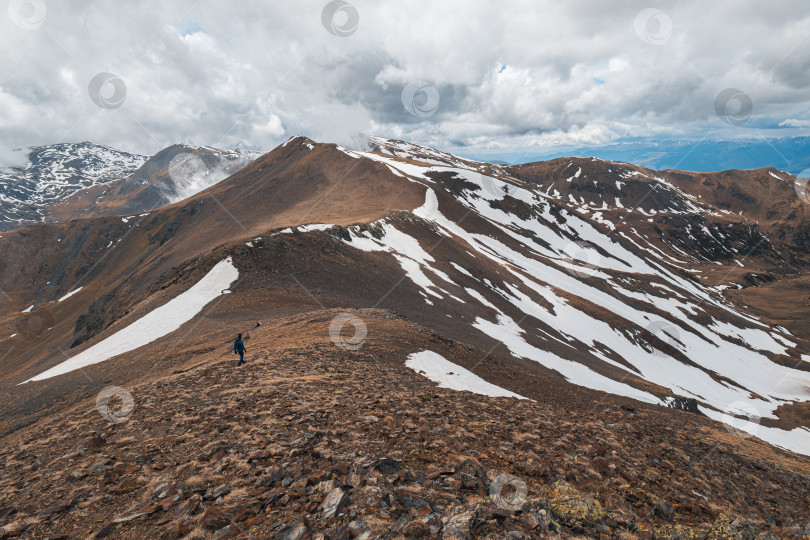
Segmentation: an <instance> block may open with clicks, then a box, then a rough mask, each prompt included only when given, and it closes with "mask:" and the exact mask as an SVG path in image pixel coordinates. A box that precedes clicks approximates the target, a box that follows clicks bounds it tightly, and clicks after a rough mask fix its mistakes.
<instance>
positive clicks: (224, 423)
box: [0, 137, 810, 539]
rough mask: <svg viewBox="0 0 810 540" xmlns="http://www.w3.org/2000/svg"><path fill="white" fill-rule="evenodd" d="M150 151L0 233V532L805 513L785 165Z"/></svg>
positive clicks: (804, 378)
mask: <svg viewBox="0 0 810 540" xmlns="http://www.w3.org/2000/svg"><path fill="white" fill-rule="evenodd" d="M172 149H173V150H172V151H171V152H169V151H168V150H167V153H166V154H164V155H163V156H162V157H161V158H160V159H159V160H156V161H155V160H152V161H153V162H152V165H154V166H155V168H154V169H148V167H150V166H152V165H150V164H149V162H147V164H145V165H144V166H143V168H142V169H141V171H140V173H137V174H136V175H133V176H132V177H130V178H140V179H141V180H140V181H142V184H140V185H141V187H140V188H138V187H137V186H136V187H133V186H132V185H128V184H126V183H121V182H114V183H112V184H111V185H109V186H108V188H109V191H106V193H107V195H104V194H103V193H97V192H92V193H91V190H92V189H94V188H90V190H85V192H84V196H90V197H100V198H99V199H98V200H99V203H98V208H99V209H100V210H98V211H99V213H100V215H96V216H94V217H91V216H88V217H85V218H81V219H70V220H68V221H60V220H57V221H58V222H55V223H46V224H34V225H29V226H26V227H22V228H18V229H15V230H11V231H7V232H4V233H3V234H2V235H0V254H2V259H0V260H2V264H0V403H2V408H0V437H2V442H3V444H2V447H0V448H1V449H0V465H1V466H2V471H0V485H2V487H3V489H2V494H1V495H0V538H3V537H9V538H15V537H20V538H74V537H92V536H97V537H110V538H134V537H146V538H153V537H155V538H219V539H222V538H266V537H271V538H273V537H275V538H282V539H283V538H373V537H386V538H420V537H446V538H503V537H509V538H525V537H529V538H532V537H537V538H542V537H565V538H567V537H595V538H600V537H601V538H611V537H617V538H772V537H776V538H783V537H801V536H802V535H807V534H810V529H807V527H808V526H810V523H808V521H810V520H809V519H808V517H807V516H808V513H809V510H810V509H809V508H808V505H810V502H809V501H810V483H809V480H810V462H809V461H808V459H810V458H808V457H807V455H810V429H809V428H810V408H808V403H810V390H808V389H809V388H810V341H808V339H809V338H810V334H808V333H807V326H806V323H803V322H802V321H803V320H806V319H807V317H806V315H807V310H808V308H807V303H806V302H804V301H803V300H802V298H803V296H801V295H802V294H804V293H802V292H801V291H803V288H802V287H803V284H804V282H805V281H806V273H805V265H806V257H807V252H806V250H804V248H803V244H802V238H804V236H803V235H804V231H805V230H806V227H807V223H806V220H805V217H804V216H805V214H804V212H805V208H804V205H805V203H804V202H803V201H802V200H801V198H800V197H797V196H796V192H795V190H794V189H793V185H792V184H791V183H790V182H791V181H792V177H790V176H789V175H786V174H785V173H780V172H779V171H775V170H760V171H748V172H739V171H730V172H728V173H717V174H714V175H697V174H696V173H688V172H683V171H650V170H647V169H644V168H640V167H636V166H633V165H629V164H620V163H613V162H602V161H598V160H590V159H588V160H585V159H575V158H571V159H566V160H555V161H552V162H543V163H534V164H527V165H525V166H510V167H507V166H499V165H491V164H485V163H479V162H475V161H470V160H465V159H461V158H457V157H455V156H452V155H450V154H446V153H443V152H440V151H437V150H434V149H429V148H425V147H420V146H418V145H413V144H409V143H404V142H402V141H392V140H387V139H380V138H372V139H371V140H370V141H369V145H368V148H367V149H366V151H357V150H350V149H346V148H342V147H340V146H337V145H333V144H322V143H315V142H314V141H311V140H309V139H306V138H304V137H294V138H292V139H290V140H289V141H287V142H286V143H285V144H283V145H281V146H279V147H278V148H276V149H275V150H273V151H272V152H270V153H268V154H266V155H264V156H262V157H261V158H259V159H257V160H255V161H253V162H252V163H250V164H249V165H246V166H244V168H241V169H240V170H239V171H238V172H237V173H236V174H234V175H232V176H229V177H228V178H225V179H224V180H222V181H218V182H215V183H213V185H211V186H210V187H207V188H206V189H203V190H202V191H200V192H199V193H195V194H193V195H191V196H189V197H187V198H182V193H183V192H182V190H180V191H177V190H175V191H173V192H172V193H173V194H172V195H166V194H167V193H168V192H167V191H166V190H165V189H163V188H165V187H166V185H167V184H166V183H165V182H167V180H166V179H167V178H168V179H169V180H172V181H174V178H173V177H172V174H171V172H170V171H171V169H172V167H173V165H172V162H174V166H179V167H180V170H181V171H182V170H186V169H184V168H183V167H184V166H185V165H184V164H188V163H189V161H188V159H191V162H190V163H191V164H192V165H193V164H194V163H197V162H196V161H195V160H194V159H192V158H188V156H185V157H181V158H180V159H179V160H177V159H175V158H177V156H183V154H184V152H183V151H182V148H175V147H172ZM197 158H199V159H200V160H201V161H203V162H204V159H203V157H200V156H197ZM217 159H219V158H217ZM158 162H159V163H158ZM161 164H163V165H166V164H168V165H169V169H170V171H169V172H168V173H166V172H165V169H164V167H163V165H161ZM207 168H208V167H204V168H203V169H197V168H195V167H194V166H192V167H191V169H190V170H191V171H192V173H193V171H198V170H207ZM150 171H152V172H150ZM161 171H163V172H161ZM152 173H155V174H152ZM138 174H141V176H140V177H139V176H137V175H138ZM166 174H168V176H166ZM161 175H162V176H161ZM190 177H191V178H197V177H196V176H194V174H192V175H191V176H190ZM200 178H201V179H202V183H201V184H200V183H198V184H194V182H191V183H190V184H188V185H191V184H194V185H195V186H198V187H199V186H202V185H204V184H205V182H206V181H207V180H205V176H203V177H200ZM200 178H198V179H200ZM209 179H210V178H209ZM754 181H756V182H759V188H757V189H758V190H759V192H761V193H764V194H767V198H768V201H767V202H765V201H760V200H756V199H755V200H749V199H752V198H754V197H753V195H752V194H751V193H752V192H751V191H750V188H749V186H750V182H754ZM172 185H174V186H177V185H178V184H172ZM184 185H186V184H184ZM712 185H713V186H715V188H716V187H717V186H718V185H722V186H726V187H725V189H729V190H736V192H738V193H741V194H742V195H740V196H732V197H731V198H728V197H724V196H723V197H721V196H720V195H717V196H713V195H712V194H713V193H714V191H712V190H711V189H709V187H710V186H712ZM161 186H162V187H161ZM732 186H736V187H732ZM108 188H105V190H106V189H108ZM195 189H196V188H195ZM746 189H749V191H745V190H746ZM719 191H722V190H720V189H719V188H718V192H719ZM724 193H725V192H724ZM791 193H792V195H791ZM156 194H162V195H160V197H163V196H166V197H169V198H167V199H160V197H158V196H157V195H156ZM80 195H81V194H80ZM153 196H154V197H157V198H154V197H153ZM177 197H181V198H182V200H176V201H175V200H174V199H173V198H177ZM763 197H764V195H763ZM80 200H81V197H79V198H78V199H76V200H74V201H73V202H72V203H71V204H70V205H68V206H70V208H68V206H66V207H64V208H63V210H64V211H65V212H66V214H65V217H64V219H68V218H72V217H76V216H75V215H74V214H71V212H76V211H81V208H82V204H80V203H76V201H80ZM161 200H163V201H164V202H168V203H170V204H168V205H166V206H159V207H156V208H153V209H151V210H149V211H141V210H137V211H131V212H130V211H127V212H124V211H123V210H121V209H125V208H130V207H129V206H127V205H129V204H136V205H141V204H145V201H152V202H153V203H154V202H155V201H161ZM133 201H135V202H133ZM73 203H76V204H73ZM150 204H151V203H150ZM155 204H158V203H155ZM160 204H163V203H160ZM138 207H139V208H140V206H138ZM774 212H775V213H774ZM116 213H118V214H119V215H116ZM784 216H788V218H784ZM259 323H260V324H259ZM237 332H243V333H245V334H246V338H247V339H246V344H247V348H248V364H247V366H242V367H240V368H239V369H236V362H235V360H234V355H233V354H232V351H231V349H230V347H231V343H232V341H233V338H234V336H235V334H236V333H237ZM425 355H427V356H425ZM437 382H438V383H439V386H437ZM498 396H512V397H498ZM515 396H517V397H515ZM521 398H525V399H521Z"/></svg>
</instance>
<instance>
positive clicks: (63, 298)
mask: <svg viewBox="0 0 810 540" xmlns="http://www.w3.org/2000/svg"><path fill="white" fill-rule="evenodd" d="M83 288H84V287H79V288H78V289H76V290H75V291H71V292H69V293H67V294H66V295H65V296H63V297H62V298H60V299H59V300H57V302H62V301H63V300H67V299H68V298H70V297H71V296H73V295H74V294H76V293H77V292H79V291H80V290H82V289H83Z"/></svg>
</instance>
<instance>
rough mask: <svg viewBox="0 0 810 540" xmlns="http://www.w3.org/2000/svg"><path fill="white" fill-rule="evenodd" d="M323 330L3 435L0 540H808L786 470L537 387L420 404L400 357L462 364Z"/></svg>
mask: <svg viewBox="0 0 810 540" xmlns="http://www.w3.org/2000/svg"><path fill="white" fill-rule="evenodd" d="M337 313H338V312H337V311H335V310H331V311H323V310H319V311H314V312H308V313H305V314H301V315H298V316H293V317H289V318H285V319H283V320H278V321H275V322H272V323H269V324H267V325H264V326H262V327H260V328H257V329H255V330H254V331H251V332H250V333H249V338H250V339H248V340H247V345H248V349H249V351H256V352H253V353H250V354H249V356H248V364H247V365H246V366H243V367H241V368H239V369H236V368H235V362H234V360H233V355H232V354H229V352H230V351H228V350H227V349H228V345H227V344H220V345H218V346H217V347H215V349H214V350H212V351H210V352H208V353H204V354H198V355H196V356H195V357H194V358H193V359H190V360H187V361H185V362H182V363H174V365H173V366H172V371H171V372H168V373H167V374H166V375H165V376H161V377H153V378H144V379H143V380H141V381H140V382H133V383H132V384H131V385H128V386H127V388H126V389H119V390H118V392H119V394H120V396H126V395H128V396H131V399H132V405H130V406H127V404H126V402H122V401H121V400H120V396H118V397H116V398H114V399H115V400H118V401H117V402H115V403H113V401H110V402H109V403H106V404H102V405H98V404H97V403H96V402H95V401H96V400H93V399H90V400H87V401H84V402H82V403H79V404H77V405H76V406H75V407H71V408H69V409H67V410H63V411H61V412H59V413H57V414H54V415H52V416H50V417H49V418H48V419H47V420H46V421H42V422H38V423H37V424H34V425H32V426H30V427H28V428H25V429H23V430H20V431H19V432H17V433H15V434H14V435H13V436H9V437H6V438H5V440H4V441H3V442H4V444H3V448H2V452H1V453H0V462H2V464H3V472H2V475H0V485H2V488H3V489H2V495H1V496H0V524H2V529H0V531H2V532H0V535H2V536H3V538H7V537H9V538H16V537H19V538H46V537H47V538H75V537H85V536H92V537H95V538H134V537H147V538H217V539H224V538H280V539H286V538H345V539H349V538H381V537H384V538H429V537H432V538H546V537H549V538H552V537H556V538H560V537H561V538H575V537H589V538H786V537H791V538H800V537H807V536H810V535H808V534H805V532H806V533H810V530H807V531H805V527H806V526H808V525H810V520H808V518H807V516H808V512H810V499H808V497H807V493H808V489H810V476H808V472H809V471H810V467H809V466H810V462H808V460H807V459H806V458H799V457H795V456H790V455H788V454H787V453H784V452H781V451H776V450H773V449H772V448H769V447H768V446H767V445H764V444H763V443H760V442H758V441H756V440H754V439H744V438H740V437H738V436H735V435H733V434H731V433H729V432H727V431H726V430H724V429H723V428H722V427H720V426H719V425H717V424H715V423H713V422H711V421H709V420H708V419H706V418H705V417H701V416H698V415H694V414H690V413H688V412H681V411H675V410H669V411H668V410H666V409H661V408H659V407H654V406H645V405H640V404H637V403H634V402H630V401H627V400H625V401H622V400H617V399H616V398H615V397H612V396H608V395H604V394H602V395H599V394H598V393H595V392H591V391H588V390H585V389H577V388H575V387H572V386H571V385H568V384H563V385H560V383H559V382H554V381H552V380H549V379H544V378H538V377H536V376H535V377H533V378H531V379H532V380H530V382H529V381H524V382H526V383H528V384H525V385H524V389H525V390H528V392H527V394H529V395H530V396H531V395H532V393H531V392H532V390H531V389H532V388H535V389H537V390H539V393H537V395H536V397H537V398H541V394H542V398H541V399H538V400H537V401H530V400H520V399H515V398H488V397H484V396H478V395H475V394H471V393H468V392H457V391H453V390H447V389H441V388H437V387H436V386H435V385H434V383H432V382H430V381H428V380H427V379H425V378H424V377H422V376H420V375H419V374H417V373H415V372H414V371H411V370H409V369H408V368H406V367H405V366H404V365H403V360H404V356H405V352H406V351H408V350H410V349H411V348H415V349H421V348H428V349H430V350H434V351H437V352H439V353H441V354H442V355H444V356H446V357H447V358H451V359H452V360H453V361H454V362H457V363H459V364H470V363H472V362H475V361H476V360H477V359H478V358H479V357H480V355H482V354H483V351H480V350H474V349H471V348H469V347H465V346H463V345H461V344H459V343H454V342H452V341H450V340H447V339H443V338H442V337H441V336H439V335H436V334H435V333H434V332H432V331H430V330H428V329H425V328H423V327H420V326H418V325H414V324H412V323H408V322H406V321H403V320H402V319H400V318H398V317H397V315H396V314H393V313H391V312H387V311H382V310H377V311H372V310H363V311H358V312H354V314H355V315H357V316H359V317H362V318H363V320H365V321H367V324H368V330H369V332H368V336H369V338H368V339H367V340H366V341H365V342H364V344H363V347H362V348H361V349H359V350H357V351H349V350H346V349H343V348H340V347H337V346H336V345H335V344H334V343H333V342H332V341H331V340H330V339H329V336H328V333H327V327H328V325H329V321H330V320H332V319H333V317H334V316H335V315H336V314H337ZM406 344H407V346H405V345H406ZM497 368H498V366H497V365H490V366H488V370H495V369H497ZM515 375H517V378H519V379H528V378H530V377H531V376H530V375H528V374H526V373H521V372H520V370H517V371H516V372H515ZM100 411H101V412H103V414H105V415H106V416H107V418H105V417H104V416H102V414H101V413H100ZM116 415H118V416H116ZM108 418H112V419H113V420H114V421H110V420H109V419H108Z"/></svg>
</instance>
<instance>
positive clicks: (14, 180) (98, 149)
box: [0, 142, 147, 230]
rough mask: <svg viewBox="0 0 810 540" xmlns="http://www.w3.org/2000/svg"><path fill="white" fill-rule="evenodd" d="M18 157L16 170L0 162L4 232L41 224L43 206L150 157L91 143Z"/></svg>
mask: <svg viewBox="0 0 810 540" xmlns="http://www.w3.org/2000/svg"><path fill="white" fill-rule="evenodd" d="M15 153H16V154H18V156H17V157H19V159H17V160H15V161H16V163H14V166H12V167H8V166H6V165H10V163H0V230H8V229H11V228H14V227H18V226H20V225H24V224H26V223H31V222H40V221H42V217H43V216H42V210H43V208H45V207H47V206H49V205H52V204H54V203H58V202H61V201H62V200H64V199H65V198H67V197H69V196H70V195H72V194H74V193H76V192H77V191H79V190H81V189H85V188H89V187H92V186H95V185H99V184H105V183H108V182H111V181H113V180H116V179H118V178H123V177H125V176H128V175H129V174H131V173H132V172H133V171H135V170H136V169H137V168H138V167H140V166H141V165H143V163H144V162H145V161H146V159H147V157H146V156H141V155H138V154H130V153H128V152H122V151H120V150H116V149H114V148H110V147H108V146H103V145H99V144H92V143H88V142H83V143H63V144H54V145H49V146H35V147H31V148H26V149H22V150H19V151H17V152H15ZM20 162H27V164H26V165H24V166H21V164H20Z"/></svg>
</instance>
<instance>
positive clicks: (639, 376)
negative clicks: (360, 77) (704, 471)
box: [344, 142, 810, 454]
mask: <svg viewBox="0 0 810 540" xmlns="http://www.w3.org/2000/svg"><path fill="white" fill-rule="evenodd" d="M395 145H396V143H395V142H389V143H388V144H387V145H385V148H386V149H387V150H388V152H386V153H387V154H390V157H389V156H384V155H380V154H379V153H362V152H353V151H348V150H347V151H346V152H347V153H349V154H351V155H353V156H355V157H358V158H359V157H366V158H369V159H373V160H377V161H378V162H382V163H384V164H385V165H387V166H388V167H389V168H390V170H391V171H393V172H394V173H395V174H398V175H400V176H403V177H405V178H407V179H408V180H410V181H412V182H418V183H421V184H423V185H424V186H425V188H426V191H425V193H426V195H425V203H424V205H423V206H422V207H420V208H417V209H416V210H414V211H413V214H414V215H415V216H416V217H417V218H418V223H419V227H417V229H419V228H422V229H425V228H427V229H428V230H430V231H432V235H433V236H435V238H430V236H429V235H428V234H426V233H424V234H423V233H421V232H419V233H415V232H414V231H413V230H408V231H407V232H406V230H404V229H403V227H402V225H401V224H400V223H399V222H396V223H395V222H394V221H392V220H388V219H385V220H382V221H380V222H378V223H376V224H375V225H376V226H375V228H374V230H373V231H372V230H369V229H365V230H364V229H362V228H359V227H355V228H350V229H349V232H350V235H351V238H346V239H344V241H345V242H346V244H348V245H351V246H353V247H354V248H356V249H359V250H363V251H367V252H385V253H390V254H391V255H392V256H393V257H394V258H395V260H396V261H397V262H398V264H399V265H400V266H401V268H402V270H403V271H404V272H405V274H406V275H407V277H408V278H409V280H410V282H411V284H412V285H413V286H415V287H417V288H418V289H419V290H420V291H421V295H422V296H423V298H424V301H425V304H426V309H430V310H439V311H445V312H447V313H448V314H449V313H450V312H451V311H452V306H453V305H454V304H455V303H463V304H467V303H473V304H476V305H479V306H480V309H478V310H476V313H477V314H476V316H474V317H472V318H471V319H470V320H466V321H465V322H466V323H467V324H469V325H470V326H471V327H472V328H474V329H475V330H477V331H478V332H481V333H482V334H484V335H486V336H488V337H489V338H491V339H492V340H494V341H495V342H497V343H498V345H500V346H503V347H505V348H507V349H508V350H509V352H510V353H511V354H512V355H513V356H514V357H517V358H523V359H528V360H532V361H534V362H538V363H539V364H541V365H543V366H544V367H546V368H548V369H550V370H553V371H556V372H557V373H559V374H561V375H562V376H563V377H565V378H566V379H567V380H569V381H570V382H573V383H575V384H578V385H581V386H586V387H589V388H594V389H598V390H604V391H607V392H610V393H613V394H618V395H624V396H628V397H632V398H635V399H639V400H642V401H648V402H654V403H661V404H667V403H670V402H671V401H673V400H675V399H696V400H697V401H698V403H700V407H701V410H702V411H703V412H704V413H705V414H707V415H709V416H711V417H713V418H716V419H718V420H722V419H728V418H733V417H734V416H740V415H742V416H751V417H756V419H757V421H756V422H749V423H748V424H747V425H748V426H749V428H748V429H749V430H750V431H752V432H756V434H757V435H758V436H760V437H761V438H763V439H765V440H769V441H771V442H773V443H774V444H778V445H780V446H783V447H785V448H789V449H792V450H795V451H799V452H803V453H808V454H810V430H807V429H806V428H803V427H797V428H795V429H785V430H782V429H779V428H778V427H776V426H775V425H760V423H763V424H769V422H768V421H773V423H775V422H776V421H777V417H778V415H777V414H776V411H777V408H779V407H780V406H787V405H790V404H791V403H792V402H799V401H810V372H808V370H807V369H806V367H807V365H806V364H807V363H806V362H805V361H804V360H806V358H807V357H806V356H805V357H804V360H803V356H802V355H806V354H807V352H808V351H807V350H806V342H804V341H802V340H799V339H797V338H796V337H795V336H793V335H791V334H790V333H789V332H787V331H786V330H784V329H782V328H772V327H769V326H768V325H766V324H764V323H762V322H760V321H759V320H757V319H756V318H754V317H752V316H751V315H750V314H747V313H744V312H742V311H740V310H739V308H737V307H735V306H733V305H730V304H728V303H727V302H726V301H724V299H723V298H722V297H721V296H720V295H718V294H717V293H716V292H715V291H713V290H712V289H711V288H709V287H706V286H704V285H702V284H701V283H700V282H699V281H698V280H696V279H689V278H687V277H685V275H684V271H685V270H687V269H688V266H689V265H688V262H687V261H680V260H678V259H677V258H676V254H673V252H671V251H670V252H669V253H662V252H656V251H654V250H653V249H650V248H649V245H648V243H646V242H644V241H643V240H640V239H633V238H630V237H629V236H626V235H623V234H620V233H619V232H618V231H617V230H616V226H615V223H613V222H611V221H610V220H609V219H607V218H606V217H605V215H602V214H600V213H599V212H595V213H589V212H578V211H577V210H576V208H571V207H569V206H560V204H559V203H558V202H557V200H556V199H557V198H556V197H555V196H554V195H553V194H550V193H547V191H548V190H547V189H540V188H539V187H538V186H537V185H534V184H530V183H525V182H522V181H520V180H518V179H517V178H514V177H509V176H508V175H501V176H495V175H493V176H488V175H485V174H482V172H481V168H480V167H479V166H478V165H477V164H473V166H472V167H470V166H469V165H470V164H466V165H467V166H466V167H465V166H464V165H465V164H464V163H462V162H461V161H458V162H455V163H454V164H453V165H452V166H448V165H446V163H448V162H449V161H450V160H447V159H439V160H433V161H432V162H433V163H437V162H440V163H441V164H433V165H427V164H426V163H430V162H429V161H427V159H429V158H430V157H433V156H431V155H430V154H428V155H423V154H411V155H409V153H410V152H413V150H414V147H413V145H408V146H407V147H405V146H402V147H399V148H392V147H395ZM382 147H383V145H377V148H378V149H379V148H382ZM392 150H393V151H392ZM571 172H572V176H574V177H576V169H574V170H573V171H571ZM655 182H657V183H658V184H659V185H666V189H667V190H668V191H670V192H671V194H670V195H668V198H669V199H671V200H677V201H682V202H683V204H685V205H686V206H687V207H683V208H676V209H673V210H671V211H672V212H681V213H683V212H688V211H694V212H707V211H708V209H704V208H700V207H698V206H697V205H695V206H694V207H692V208H689V206H690V205H692V204H693V203H692V202H690V200H691V199H692V197H690V196H689V195H688V194H686V193H683V192H681V191H680V190H679V189H678V188H676V187H675V186H671V185H668V183H666V182H665V181H664V180H663V179H655ZM457 204H461V205H463V207H464V208H465V210H464V211H459V210H458V209H457V208H455V206H456V205H457ZM410 227H411V226H410V225H409V228H410ZM450 243H457V244H460V245H462V246H463V247H464V249H465V250H466V255H465V256H464V257H463V258H455V259H453V260H445V258H446V255H445V253H446V248H447V247H448V245H449V244H450ZM438 245H442V249H436V247H437V246H438ZM482 260H487V261H490V262H492V263H495V264H497V265H498V267H499V268H500V269H501V271H500V272H499V275H500V281H499V282H498V281H493V280H488V279H481V278H479V277H477V276H476V275H475V274H473V273H471V272H469V271H468V270H467V268H475V267H476V266H477V265H479V264H480V261H482ZM496 346H497V345H496Z"/></svg>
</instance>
